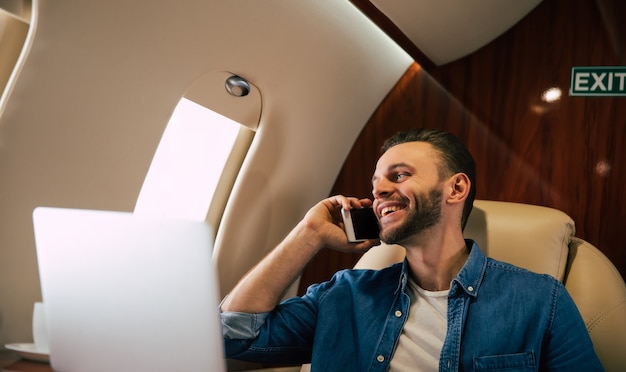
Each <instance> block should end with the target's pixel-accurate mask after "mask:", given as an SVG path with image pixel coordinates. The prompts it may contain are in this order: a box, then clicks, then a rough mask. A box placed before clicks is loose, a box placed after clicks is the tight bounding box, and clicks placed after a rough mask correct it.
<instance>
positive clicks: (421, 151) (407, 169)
mask: <svg viewBox="0 0 626 372" xmlns="http://www.w3.org/2000/svg"><path fill="white" fill-rule="evenodd" d="M440 163H441V160H440V156H439V153H438V152H437V150H435V149H434V148H433V147H432V145H431V144H429V143H427V142H407V143H403V144H400V145H396V146H394V147H392V148H390V149H389V150H387V152H385V153H384V154H383V155H382V156H381V157H380V159H379V160H378V164H377V165H376V171H375V172H374V176H373V177H372V185H373V190H372V193H373V195H374V210H375V211H376V214H377V216H378V219H379V222H380V227H381V232H380V239H381V240H382V241H384V242H385V243H388V244H401V243H402V242H405V241H407V240H408V239H410V238H411V237H413V236H415V235H418V234H420V233H422V232H423V231H424V230H426V229H428V228H430V227H432V226H434V225H436V224H437V223H438V222H439V220H440V219H441V201H442V190H441V185H442V182H441V181H440V179H439V168H438V167H439V165H440Z"/></svg>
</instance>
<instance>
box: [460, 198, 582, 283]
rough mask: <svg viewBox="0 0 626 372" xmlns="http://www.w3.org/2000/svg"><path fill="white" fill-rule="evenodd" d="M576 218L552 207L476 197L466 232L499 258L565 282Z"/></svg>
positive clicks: (488, 253) (483, 249) (467, 235)
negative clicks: (478, 198) (573, 218)
mask: <svg viewBox="0 0 626 372" xmlns="http://www.w3.org/2000/svg"><path fill="white" fill-rule="evenodd" d="M574 233H575V228H574V221H573V220H572V219H571V218H570V217H569V216H568V215H567V214H565V213H563V212H561V211H559V210H556V209H553V208H548V207H542V206H537V205H530V204H520V203H511V202H500V201H487V200H476V201H474V209H473V210H472V214H471V215H470V217H469V219H468V222H467V226H466V227H465V231H464V235H465V237H466V238H471V239H474V240H475V241H476V242H477V243H478V245H479V246H480V248H481V250H482V251H483V252H484V253H485V254H486V255H487V256H489V257H492V258H494V259H496V260H500V261H505V262H509V263H511V264H514V265H517V266H520V267H523V268H526V269H528V270H531V271H534V272H536V273H541V274H549V275H552V276H553V277H555V278H556V279H558V280H560V281H563V278H564V276H565V267H566V265H567V255H568V252H569V248H568V244H569V242H570V241H571V239H572V238H573V236H574Z"/></svg>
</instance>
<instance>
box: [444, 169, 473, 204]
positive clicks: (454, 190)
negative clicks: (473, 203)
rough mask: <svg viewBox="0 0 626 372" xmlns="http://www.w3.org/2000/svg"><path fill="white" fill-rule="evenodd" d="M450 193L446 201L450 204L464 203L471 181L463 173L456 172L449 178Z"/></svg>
mask: <svg viewBox="0 0 626 372" xmlns="http://www.w3.org/2000/svg"><path fill="white" fill-rule="evenodd" d="M449 181H450V183H449V185H450V189H449V190H450V193H449V194H448V199H447V202H448V203H451V204H456V203H464V202H465V199H467V196H468V195H469V191H470V187H471V186H472V183H471V182H470V180H469V177H467V175H466V174H465V173H456V174H455V175H453V176H452V177H450V179H449Z"/></svg>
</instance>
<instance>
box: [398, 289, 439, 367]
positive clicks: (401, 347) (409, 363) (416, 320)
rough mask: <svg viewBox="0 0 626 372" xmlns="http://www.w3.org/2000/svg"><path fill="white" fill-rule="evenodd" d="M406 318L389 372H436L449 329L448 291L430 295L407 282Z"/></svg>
mask: <svg viewBox="0 0 626 372" xmlns="http://www.w3.org/2000/svg"><path fill="white" fill-rule="evenodd" d="M407 292H408V295H409V297H410V298H411V306H410V308H409V317H408V319H407V320H406V323H405V324H404V328H403V329H402V333H401V334H400V339H399V341H398V346H397V347H396V351H395V352H394V354H393V357H392V358H391V363H390V365H389V371H415V370H419V371H438V370H439V356H440V354H441V348H442V347H443V341H444V339H445V337H446V330H447V327H448V292H450V291H449V290H446V291H437V292H430V291H427V290H424V289H422V288H420V287H419V286H418V285H417V284H416V283H415V282H414V281H413V280H409V285H408V287H407Z"/></svg>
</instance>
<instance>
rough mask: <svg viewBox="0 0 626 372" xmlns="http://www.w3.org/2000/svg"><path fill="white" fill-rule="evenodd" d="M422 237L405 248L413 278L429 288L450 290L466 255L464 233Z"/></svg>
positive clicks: (467, 254)
mask: <svg viewBox="0 0 626 372" xmlns="http://www.w3.org/2000/svg"><path fill="white" fill-rule="evenodd" d="M444 236H445V237H451V238H443V237H444ZM422 238H423V239H421V241H420V243H419V244H418V245H413V246H409V247H405V248H406V251H407V252H406V253H407V261H408V263H409V267H410V268H411V276H412V278H413V280H414V281H415V282H416V283H417V285H419V286H420V287H421V288H423V289H425V290H428V291H444V290H448V289H450V283H451V282H452V279H454V278H455V277H456V275H457V274H458V273H459V271H461V268H462V267H463V265H464V264H465V261H467V258H468V256H469V250H468V249H467V247H466V245H465V240H464V239H463V235H462V234H460V233H459V234H451V235H450V234H448V235H445V234H441V235H440V236H436V235H435V236H432V235H431V236H426V237H422Z"/></svg>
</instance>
